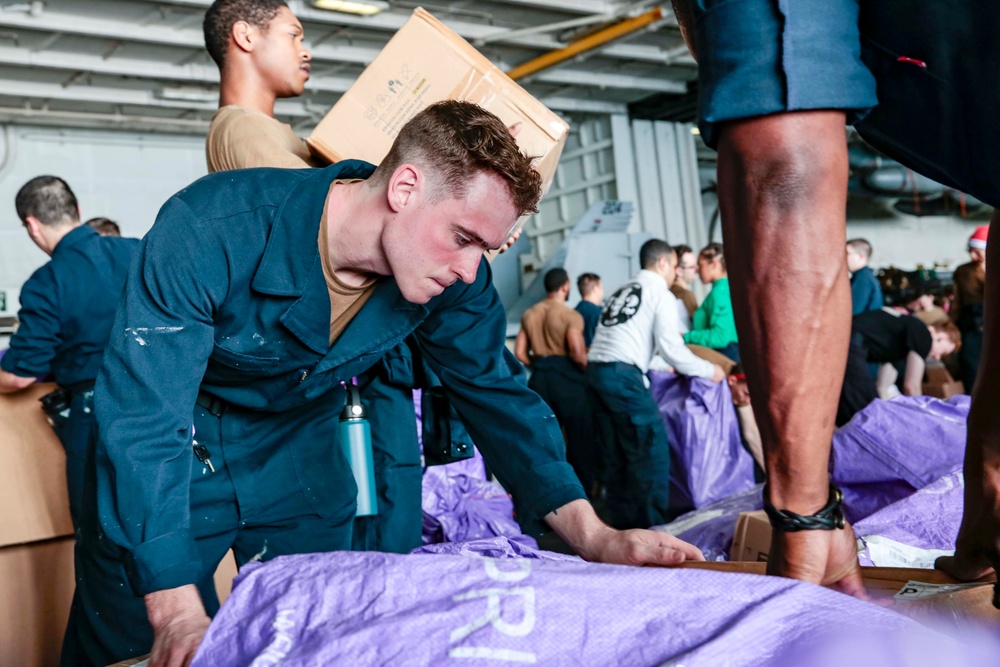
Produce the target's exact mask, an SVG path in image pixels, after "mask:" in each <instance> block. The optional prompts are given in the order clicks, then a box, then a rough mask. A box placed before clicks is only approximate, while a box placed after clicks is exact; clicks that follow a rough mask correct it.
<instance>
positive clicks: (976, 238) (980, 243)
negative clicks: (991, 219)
mask: <svg viewBox="0 0 1000 667" xmlns="http://www.w3.org/2000/svg"><path fill="white" fill-rule="evenodd" d="M989 235H990V226H989V225H983V226H981V227H976V231H974V232H973V233H972V236H970V237H969V247H970V248H975V249H977V250H986V237H987V236H989Z"/></svg>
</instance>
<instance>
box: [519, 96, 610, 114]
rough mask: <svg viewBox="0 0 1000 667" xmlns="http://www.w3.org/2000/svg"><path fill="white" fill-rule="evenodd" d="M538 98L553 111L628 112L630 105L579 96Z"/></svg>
mask: <svg viewBox="0 0 1000 667" xmlns="http://www.w3.org/2000/svg"><path fill="white" fill-rule="evenodd" d="M538 99H539V101H540V102H541V103H542V104H544V105H545V106H547V107H548V108H550V109H552V110H553V111H564V112H578V113H600V114H625V113H628V105H626V104H618V103H617V102H605V101H603V100H588V99H582V98H578V97H539V98H538Z"/></svg>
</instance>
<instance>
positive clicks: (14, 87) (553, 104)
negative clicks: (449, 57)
mask: <svg viewBox="0 0 1000 667" xmlns="http://www.w3.org/2000/svg"><path fill="white" fill-rule="evenodd" d="M0 95H2V96H4V97H15V98H16V97H23V98H28V99H36V100H66V101H74V102H85V103H93V104H112V105H128V106H137V107H158V108H166V109H177V110H194V111H205V112H214V111H215V110H216V109H217V108H218V104H217V103H216V102H214V101H204V102H202V101H197V100H171V99H162V98H160V97H158V96H157V95H156V93H155V92H154V91H151V90H126V89H122V88H107V87H101V86H71V87H69V88H63V87H62V86H61V85H59V84H58V83H40V82H34V81H4V82H3V85H2V88H0ZM542 102H543V103H544V104H545V105H546V106H547V107H549V108H550V109H552V110H553V111H562V112H576V113H600V114H610V113H624V112H625V111H626V105H624V104H615V103H611V102H603V101H600V100H587V99H580V98H573V97H550V98H542ZM274 111H275V114H277V115H278V116H281V117H289V118H291V117H295V118H313V119H317V120H318V119H319V117H320V116H322V115H323V113H324V112H325V111H326V108H325V107H316V106H315V104H313V103H310V101H309V100H298V101H293V100H278V102H277V103H276V104H275V107H274Z"/></svg>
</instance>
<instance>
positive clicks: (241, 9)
mask: <svg viewBox="0 0 1000 667" xmlns="http://www.w3.org/2000/svg"><path fill="white" fill-rule="evenodd" d="M204 30H205V48H207V49H208V52H209V54H210V55H211V56H212V59H213V60H214V61H215V63H216V64H217V65H218V66H219V73H220V77H221V81H220V90H219V110H218V111H217V112H216V113H215V115H214V116H213V117H212V124H211V126H210V127H209V129H208V139H207V141H206V142H205V153H206V157H207V158H208V170H209V171H210V172H215V171H225V170H228V169H246V168H249V167H285V168H289V169H301V168H304V167H317V166H322V165H323V164H324V163H323V162H322V161H319V160H317V159H316V158H314V157H313V156H312V155H311V154H310V152H309V148H308V147H307V146H306V143H305V142H304V141H303V140H302V139H301V138H300V137H299V136H298V135H297V134H295V131H294V130H293V129H292V128H291V126H290V125H288V124H286V123H282V122H281V121H279V120H278V119H277V118H275V117H274V103H275V101H276V100H277V99H278V98H287V97H298V96H299V95H301V94H302V93H303V91H304V90H305V85H306V81H308V80H309V71H310V64H309V62H310V60H312V55H311V54H310V53H309V49H307V48H306V47H305V44H304V43H303V41H302V39H303V36H304V34H305V33H304V30H303V28H302V24H301V23H300V22H299V20H298V19H297V18H295V15H294V14H292V12H291V10H290V9H288V6H287V5H286V4H285V3H284V2H283V0H216V2H214V3H213V4H212V6H211V7H210V8H209V9H208V11H207V12H206V14H205V23H204Z"/></svg>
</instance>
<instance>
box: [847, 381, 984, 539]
mask: <svg viewBox="0 0 1000 667" xmlns="http://www.w3.org/2000/svg"><path fill="white" fill-rule="evenodd" d="M968 416H969V397H968V396H955V397H953V398H951V399H950V400H949V401H947V402H945V401H941V400H938V399H936V398H930V397H927V396H900V397H898V398H894V399H893V400H891V401H875V402H874V403H872V404H871V405H869V406H868V407H866V408H865V409H864V410H862V411H861V412H859V413H858V414H857V415H855V417H854V419H852V420H851V421H850V423H848V424H846V425H845V426H843V427H841V428H840V429H838V430H837V432H836V433H834V435H833V453H832V455H831V457H830V475H831V478H832V480H833V482H834V483H835V484H837V485H838V486H839V487H840V488H841V489H842V490H843V492H844V514H845V515H846V516H847V519H848V520H849V521H851V522H852V523H855V522H857V521H859V520H861V519H863V518H864V517H866V516H869V515H871V514H873V513H874V512H876V511H878V510H880V509H881V508H883V507H885V506H886V505H890V504H891V503H894V502H896V501H897V500H901V499H902V498H905V497H906V496H908V495H910V494H912V493H913V492H915V491H917V490H918V489H922V488H923V487H925V486H927V485H928V484H930V483H931V482H933V481H934V480H936V479H938V478H940V477H943V476H945V475H947V474H949V473H951V472H954V471H956V470H960V469H961V468H962V460H963V458H964V456H965V434H966V428H965V422H966V419H967V418H968Z"/></svg>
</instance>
